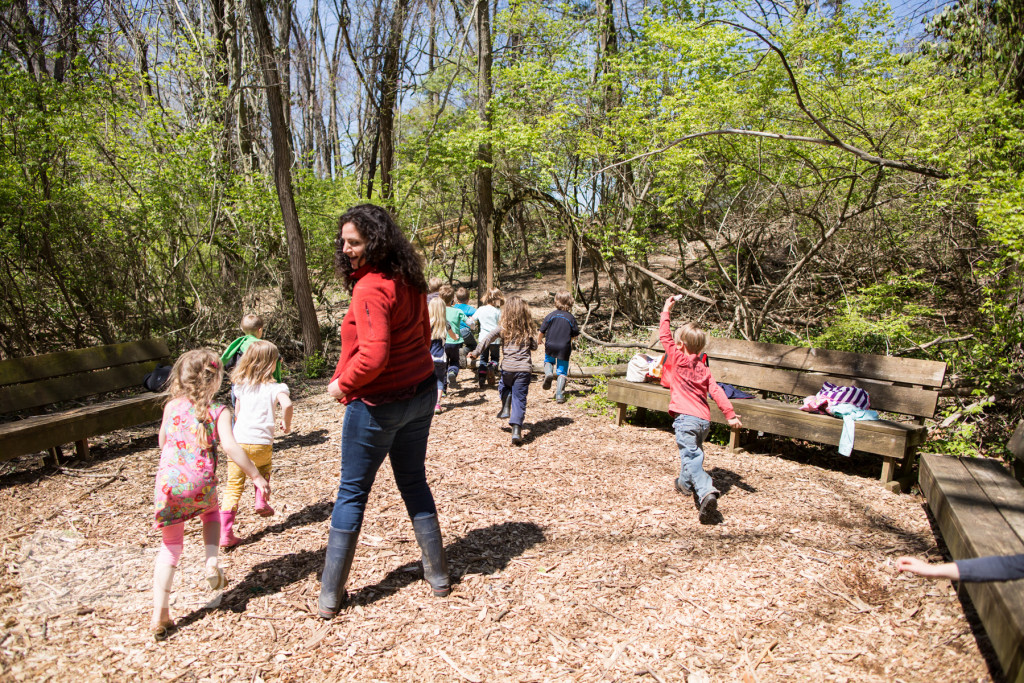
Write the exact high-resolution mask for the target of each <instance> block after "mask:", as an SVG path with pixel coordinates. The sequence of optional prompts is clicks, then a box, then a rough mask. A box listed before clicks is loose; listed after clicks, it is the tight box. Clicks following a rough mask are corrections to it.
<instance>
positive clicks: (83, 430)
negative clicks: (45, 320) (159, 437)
mask: <svg viewBox="0 0 1024 683" xmlns="http://www.w3.org/2000/svg"><path fill="white" fill-rule="evenodd" d="M169 355H170V351H169V350H168V348H167V344H166V343H165V342H164V341H163V340H159V339H150V340H145V341H139V342H129V343H126V344H111V345H108V346H97V347H93V348H88V349H76V350H74V351H62V352H58V353H48V354H43V355H40V356H30V357H28V358H15V359H11V360H5V361H0V416H3V419H4V420H6V421H5V422H2V423H0V462H2V461H4V460H10V459H11V458H15V457H17V456H19V455H26V454H28V453H37V452H39V451H44V450H48V451H50V455H51V456H52V457H53V458H54V459H56V457H57V453H58V450H57V449H58V448H59V447H60V446H61V444H66V443H71V442H75V445H76V449H77V452H78V455H79V456H80V457H83V458H87V457H89V442H88V439H89V437H91V436H96V435H97V434H104V433H106V432H110V431H113V430H115V429H121V428H124V427H130V426H132V425H137V424H141V423H143V422H150V421H152V420H157V419H159V418H160V414H161V410H162V408H161V403H162V396H161V395H159V394H154V393H152V392H145V393H141V392H142V391H143V390H142V380H143V378H144V377H145V376H146V373H147V372H149V371H150V370H152V369H153V368H154V367H156V365H157V361H158V360H160V359H164V358H167V357H168V356H169ZM125 389H131V390H135V391H134V394H135V395H132V396H129V397H126V398H125V397H118V398H113V399H109V400H101V401H98V402H92V403H87V404H85V405H81V404H79V405H74V406H68V402H81V399H85V398H90V397H93V396H97V395H99V394H105V393H109V392H121V391H123V390H125ZM44 411H45V412H44ZM28 412H32V413H35V414H32V415H29V416H27V417H26V416H25V413H28ZM40 413H41V414H40Z"/></svg>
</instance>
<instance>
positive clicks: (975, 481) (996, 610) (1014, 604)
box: [920, 454, 1024, 681]
mask: <svg viewBox="0 0 1024 683" xmlns="http://www.w3.org/2000/svg"><path fill="white" fill-rule="evenodd" d="M992 464H996V465H997V463H992ZM992 464H983V461H981V460H978V461H970V460H964V461H961V460H958V459H957V458H954V457H952V456H944V455H935V454H925V455H922V456H921V472H920V482H921V490H922V491H923V492H924V494H925V497H926V498H927V499H928V506H929V507H930V508H931V510H932V514H933V515H934V516H935V518H936V519H937V520H938V523H939V529H940V530H941V532H942V538H943V540H945V542H946V546H947V547H948V548H949V551H950V553H951V554H952V555H953V559H956V560H961V559H967V558H972V557H981V556H985V555H1013V554H1020V553H1024V541H1022V540H1021V538H1020V537H1019V536H1018V535H1017V534H1016V533H1015V532H1014V530H1013V528H1012V527H1011V526H1010V525H1009V524H1008V523H1007V521H1006V518H1005V517H1004V513H1002V512H1001V511H1000V510H998V509H997V508H996V507H995V506H993V504H992V500H991V499H990V497H989V493H988V489H987V488H985V487H983V485H982V484H981V483H979V481H987V480H988V479H989V478H990V477H991V476H993V475H994V472H993V471H992V470H991V469H990V468H991V465H992ZM1002 476H1003V477H1004V478H1006V479H1007V480H1009V475H1008V474H1006V473H1005V472H1004V473H1003V474H1002ZM985 486H987V484H986V485H985ZM1011 507H1013V508H1014V509H1016V510H1020V509H1022V507H1024V492H1022V491H1018V494H1017V497H1016V502H1015V503H1014V504H1013V505H1012V506H1011ZM964 586H965V587H966V588H967V592H968V593H969V594H970V596H971V601H972V602H973V603H974V606H975V607H976V608H977V610H978V616H979V617H981V621H982V623H983V624H984V626H985V631H986V633H988V636H989V639H990V640H991V641H992V645H993V648H994V649H995V651H996V655H997V656H998V658H999V661H1000V663H1001V664H1002V666H1003V671H1004V672H1005V673H1006V678H1007V680H1009V681H1021V680H1024V612H1022V611H1021V609H1020V606H1021V605H1024V581H1008V582H999V583H968V584H964Z"/></svg>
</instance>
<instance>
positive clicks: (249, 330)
mask: <svg viewBox="0 0 1024 683" xmlns="http://www.w3.org/2000/svg"><path fill="white" fill-rule="evenodd" d="M241 327H242V332H245V333H246V334H251V335H252V336H254V337H258V336H259V335H258V334H256V333H257V332H260V331H261V330H262V329H263V318H261V317H259V316H258V315H256V314H255V313H247V314H246V315H244V316H242V325H241Z"/></svg>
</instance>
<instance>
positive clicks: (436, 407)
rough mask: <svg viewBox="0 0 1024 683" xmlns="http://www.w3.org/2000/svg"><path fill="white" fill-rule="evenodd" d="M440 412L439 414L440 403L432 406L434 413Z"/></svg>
mask: <svg viewBox="0 0 1024 683" xmlns="http://www.w3.org/2000/svg"><path fill="white" fill-rule="evenodd" d="M440 414H441V404H440V403H438V404H437V405H435V406H434V415H440Z"/></svg>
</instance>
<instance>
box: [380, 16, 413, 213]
mask: <svg viewBox="0 0 1024 683" xmlns="http://www.w3.org/2000/svg"><path fill="white" fill-rule="evenodd" d="M408 6H409V0H398V1H397V2H396V3H395V9H394V13H393V14H392V15H391V25H390V27H389V28H388V40H387V47H386V49H385V52H384V64H383V67H382V68H381V74H380V108H379V109H378V112H377V113H378V122H379V123H378V124H377V125H378V130H379V131H380V198H381V201H382V202H383V203H384V204H385V205H387V206H390V204H391V197H392V195H393V194H394V182H393V180H392V178H391V171H392V169H393V168H394V163H395V104H396V102H398V76H399V74H400V73H401V59H400V58H399V57H400V56H401V50H402V34H403V33H404V31H405V15H406V13H407V11H408Z"/></svg>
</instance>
